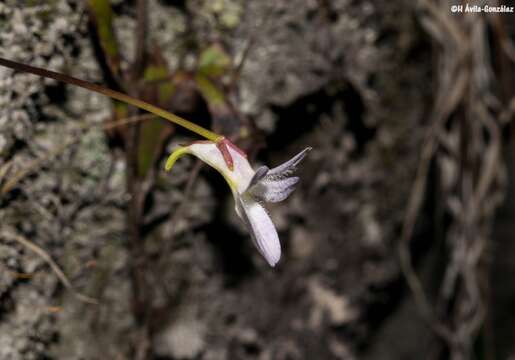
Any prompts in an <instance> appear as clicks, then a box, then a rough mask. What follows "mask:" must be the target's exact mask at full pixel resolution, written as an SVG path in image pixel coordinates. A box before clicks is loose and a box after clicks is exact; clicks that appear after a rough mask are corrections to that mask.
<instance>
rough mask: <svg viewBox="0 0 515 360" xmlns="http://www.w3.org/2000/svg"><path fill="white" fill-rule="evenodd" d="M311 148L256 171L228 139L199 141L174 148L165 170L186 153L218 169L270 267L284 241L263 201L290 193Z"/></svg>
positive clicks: (239, 212)
mask: <svg viewBox="0 0 515 360" xmlns="http://www.w3.org/2000/svg"><path fill="white" fill-rule="evenodd" d="M309 150H311V148H309V147H308V148H306V149H304V150H303V151H301V152H300V153H299V154H297V155H295V156H294V157H293V158H292V159H290V160H288V161H287V162H285V163H284V164H282V165H279V166H278V167H275V168H273V169H268V168H267V167H266V166H262V167H260V168H258V169H257V170H256V171H254V170H253V169H252V167H251V166H250V164H249V162H248V160H247V157H246V156H245V154H244V153H243V151H241V150H240V149H238V148H237V147H236V146H235V145H234V144H232V143H231V142H229V141H228V140H226V139H223V140H221V141H219V142H218V143H215V142H212V141H199V142H195V143H193V144H191V145H189V146H182V147H180V148H178V149H177V150H175V151H174V152H173V153H172V154H171V155H170V157H169V158H168V160H167V162H166V170H170V169H171V168H172V166H173V164H174V163H175V161H176V160H177V159H178V158H179V157H181V156H182V155H184V154H192V155H195V156H196V157H198V158H199V159H200V160H202V161H204V162H205V163H207V164H208V165H210V166H212V167H213V168H215V169H216V170H218V172H220V173H221V174H222V175H223V177H224V178H225V180H226V181H227V183H228V184H229V187H230V188H231V191H232V194H233V196H234V201H235V208H236V213H237V214H238V216H239V217H240V218H241V219H242V220H243V222H244V223H245V225H246V227H247V229H248V231H249V232H250V234H251V236H252V239H253V240H254V243H255V244H256V246H257V248H258V250H259V252H260V253H261V254H262V255H263V256H264V257H265V259H266V261H267V262H268V263H269V264H270V266H274V265H275V264H277V262H278V261H279V259H280V258H281V244H280V242H279V237H278V235H277V230H276V229H275V226H274V224H273V222H272V220H271V219H270V216H269V215H268V213H267V211H266V210H265V208H264V207H263V206H262V202H279V201H282V200H284V199H286V198H287V197H288V195H290V194H291V192H292V191H293V190H294V188H295V184H296V183H297V182H298V181H299V178H298V177H291V176H290V175H291V174H292V173H293V171H294V170H295V168H296V166H297V164H299V162H300V161H301V160H302V159H303V158H304V156H305V155H306V154H307V152H308V151H309Z"/></svg>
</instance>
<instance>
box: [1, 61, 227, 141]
mask: <svg viewBox="0 0 515 360" xmlns="http://www.w3.org/2000/svg"><path fill="white" fill-rule="evenodd" d="M0 65H1V66H5V67H8V68H10V69H14V70H18V71H23V72H27V73H30V74H34V75H38V76H42V77H45V78H50V79H54V80H57V81H62V82H65V83H68V84H72V85H75V86H78V87H81V88H84V89H87V90H90V91H93V92H96V93H99V94H102V95H105V96H108V97H110V98H112V99H115V100H119V101H122V102H125V103H127V104H130V105H133V106H135V107H137V108H140V109H142V110H145V111H148V112H150V113H152V114H154V115H157V116H159V117H161V118H163V119H166V120H168V121H170V122H172V123H174V124H176V125H179V126H182V127H183V128H186V129H188V130H190V131H192V132H194V133H196V134H198V135H200V136H202V137H204V138H206V139H208V140H211V141H213V142H216V143H218V142H219V141H221V140H223V138H224V137H223V136H222V135H219V134H217V133H214V132H212V131H210V130H208V129H205V128H203V127H202V126H200V125H197V124H195V123H192V122H191V121H188V120H186V119H184V118H182V117H180V116H177V115H175V114H173V113H171V112H169V111H166V110H164V109H161V108H159V107H157V106H154V105H152V104H149V103H147V102H145V101H143V100H139V99H136V98H134V97H132V96H129V95H127V94H124V93H121V92H118V91H115V90H111V89H108V88H106V87H103V86H100V85H97V84H94V83H92V82H89V81H85V80H81V79H77V78H75V77H73V76H69V75H65V74H61V73H58V72H54V71H50V70H46V69H42V68H39V67H35V66H31V65H26V64H22V63H19V62H16V61H11V60H7V59H4V58H0Z"/></svg>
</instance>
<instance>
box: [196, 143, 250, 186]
mask: <svg viewBox="0 0 515 360" xmlns="http://www.w3.org/2000/svg"><path fill="white" fill-rule="evenodd" d="M187 148H188V151H189V152H190V153H191V154H193V155H195V156H196V157H198V158H199V159H200V160H202V161H204V162H205V163H207V164H208V165H210V166H212V167H214V168H215V169H216V170H218V171H219V172H220V173H221V174H222V175H223V176H224V178H225V179H226V180H227V182H228V183H229V185H230V186H231V187H233V186H234V187H235V188H236V191H237V192H238V193H240V194H241V193H243V192H244V191H245V190H246V189H247V187H248V184H249V183H250V180H251V179H252V177H253V176H254V170H252V167H251V166H250V164H249V162H248V160H247V158H245V157H244V156H243V155H241V154H240V153H239V152H238V151H236V150H234V149H232V148H231V147H230V146H228V147H227V148H228V149H229V153H230V154H231V157H232V160H233V165H234V168H233V170H232V171H231V170H230V169H229V168H228V167H227V164H226V163H225V161H224V158H223V156H222V153H221V152H220V150H219V149H218V147H217V146H216V144H215V143H194V144H192V145H190V146H188V147H187Z"/></svg>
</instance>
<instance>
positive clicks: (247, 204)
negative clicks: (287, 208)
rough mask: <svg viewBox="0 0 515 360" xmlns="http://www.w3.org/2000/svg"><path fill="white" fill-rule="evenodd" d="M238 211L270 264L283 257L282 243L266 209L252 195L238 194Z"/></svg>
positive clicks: (236, 198) (273, 264) (272, 264)
mask: <svg viewBox="0 0 515 360" xmlns="http://www.w3.org/2000/svg"><path fill="white" fill-rule="evenodd" d="M235 200H236V213H237V214H238V215H239V216H240V218H241V219H242V220H243V222H244V223H245V225H246V226H247V228H248V230H249V232H250V235H251V236H252V239H253V240H254V243H255V244H256V247H257V248H258V250H259V252H260V253H261V255H263V257H264V258H265V259H266V261H267V262H268V264H269V265H270V266H275V264H277V262H278V261H279V259H280V258H281V243H280V242H279V236H278V235H277V230H276V229H275V226H274V223H273V222H272V220H271V219H270V216H269V215H268V213H267V212H266V210H265V209H264V208H263V206H261V205H260V204H259V203H258V202H257V201H255V200H254V199H252V198H251V197H250V196H243V197H241V196H236V197H235Z"/></svg>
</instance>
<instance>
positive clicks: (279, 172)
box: [265, 147, 311, 180]
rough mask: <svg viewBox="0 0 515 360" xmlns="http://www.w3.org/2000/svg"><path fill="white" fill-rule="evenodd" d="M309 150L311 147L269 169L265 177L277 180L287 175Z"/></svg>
mask: <svg viewBox="0 0 515 360" xmlns="http://www.w3.org/2000/svg"><path fill="white" fill-rule="evenodd" d="M309 151H311V148H310V147H307V148H305V149H304V150H302V151H301V152H300V153H298V154H297V155H295V156H294V157H292V158H291V159H290V160H288V161H286V162H285V163H283V164H281V165H279V166H277V167H275V168H273V169H270V171H269V172H268V173H267V174H266V176H265V178H267V179H270V180H277V179H281V178H284V177H286V176H288V175H289V174H291V173H292V172H293V171H295V168H296V166H297V165H298V164H299V163H300V162H301V161H302V159H304V157H305V156H306V154H307V153H308V152H309Z"/></svg>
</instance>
